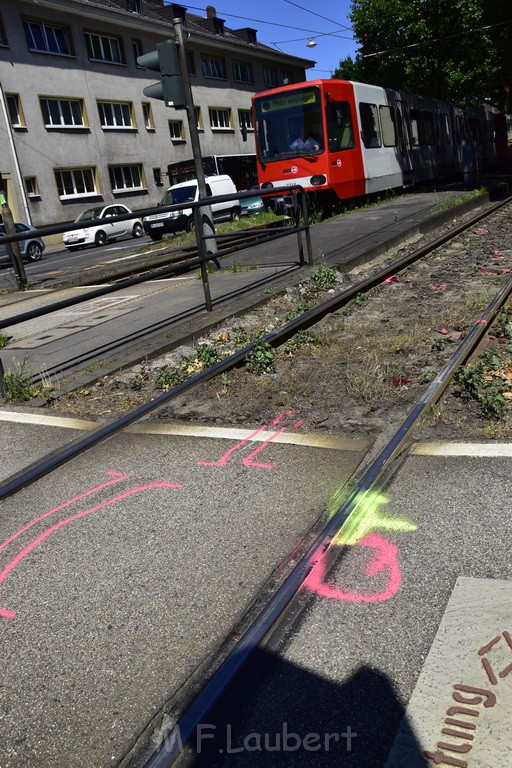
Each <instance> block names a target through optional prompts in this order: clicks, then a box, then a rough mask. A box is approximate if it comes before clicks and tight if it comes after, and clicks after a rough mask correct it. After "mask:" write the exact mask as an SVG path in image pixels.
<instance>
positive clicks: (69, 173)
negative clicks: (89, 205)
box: [55, 168, 98, 200]
mask: <svg viewBox="0 0 512 768" xmlns="http://www.w3.org/2000/svg"><path fill="white" fill-rule="evenodd" d="M55 181H56V183H57V190H58V193H59V198H60V199H61V200H66V199H69V198H72V197H85V196H88V195H97V194H98V189H97V185H96V170H95V168H56V169H55Z"/></svg>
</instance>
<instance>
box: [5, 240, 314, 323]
mask: <svg viewBox="0 0 512 768" xmlns="http://www.w3.org/2000/svg"><path fill="white" fill-rule="evenodd" d="M248 231H250V230H248ZM267 231H268V232H271V233H272V234H271V235H269V236H266V237H260V236H259V235H258V234H249V235H247V238H243V235H242V233H240V240H242V239H243V242H241V243H240V242H238V243H237V244H236V245H235V246H232V247H230V246H229V245H227V246H225V247H221V250H220V251H219V255H220V256H229V255H230V254H231V253H235V252H237V251H242V250H244V249H245V248H248V247H251V246H255V245H260V244H262V243H266V242H268V241H270V240H276V239H279V238H281V237H287V236H289V235H291V234H293V233H294V232H295V231H296V230H295V229H291V228H289V227H280V228H279V230H278V233H277V234H276V233H275V230H272V229H269V230H265V232H267ZM229 236H230V237H232V235H229ZM195 252H196V253H197V254H198V251H197V249H195ZM213 258H214V257H209V258H208V257H207V261H213ZM201 263H202V258H201V257H200V256H199V254H198V255H197V256H192V257H191V258H190V257H189V258H187V257H185V259H183V260H181V259H180V260H176V262H174V263H173V264H171V265H170V266H167V267H160V268H156V269H153V270H151V268H150V267H146V268H144V272H143V274H137V275H136V276H135V277H127V278H123V279H122V280H120V281H118V282H115V283H110V284H109V285H105V286H103V287H102V288H94V289H93V290H91V291H87V293H82V294H80V295H79V296H72V297H70V298H68V299H61V300H60V301H55V302H54V303H53V304H47V305H46V306H43V307H39V308H38V309H31V310H27V311H26V312H21V313H19V314H17V315H13V316H11V317H8V318H5V319H4V320H0V329H1V328H9V327H12V326H14V325H18V324H19V323H24V322H26V321H28V320H34V319H36V318H37V317H43V316H44V315H49V314H51V313H52V312H57V311H58V310H60V309H67V308H68V307H73V306H75V305H77V304H82V303H83V302H85V301H90V300H91V299H97V298H98V297H100V296H106V295H108V294H110V293H116V292H117V291H122V290H123V289H124V288H131V287H132V286H134V285H140V284H141V283H147V282H149V281H150V280H160V279H161V278H164V277H168V276H169V275H174V274H175V273H177V272H182V271H184V270H191V269H195V268H196V267H200V266H201ZM297 263H299V260H298V261H297ZM110 279H111V280H112V279H115V278H113V277H111V278H110Z"/></svg>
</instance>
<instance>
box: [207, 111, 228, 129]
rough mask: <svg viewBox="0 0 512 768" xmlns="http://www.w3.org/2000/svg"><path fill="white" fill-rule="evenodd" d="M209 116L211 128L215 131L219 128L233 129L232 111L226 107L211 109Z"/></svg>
mask: <svg viewBox="0 0 512 768" xmlns="http://www.w3.org/2000/svg"><path fill="white" fill-rule="evenodd" d="M208 115H209V117H210V127H211V128H212V129H213V130H215V129H219V128H224V129H225V128H232V127H233V126H232V125H231V110H230V109H226V108H225V107H209V108H208Z"/></svg>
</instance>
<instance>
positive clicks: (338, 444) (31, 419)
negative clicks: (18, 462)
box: [0, 411, 370, 452]
mask: <svg viewBox="0 0 512 768" xmlns="http://www.w3.org/2000/svg"><path fill="white" fill-rule="evenodd" d="M0 421H9V422H11V423H17V424H37V425H40V426H47V427H61V428H63V429H81V430H86V431H91V430H93V429H97V428H98V427H100V426H101V425H100V424H99V423H97V422H94V421H85V420H84V419H74V418H66V417H61V416H42V415H39V414H33V413H23V412H16V411H0ZM127 431H129V432H132V433H135V434H139V435H185V436H187V437H206V438H216V439H221V440H245V439H247V438H249V437H250V435H251V434H252V433H253V432H254V430H250V429H235V428H233V427H206V426H202V425H201V426H193V425H184V424H172V423H170V424H135V425H133V426H132V427H127ZM273 434H275V433H274V431H273V430H266V431H264V432H260V433H258V434H257V435H256V436H255V437H253V438H251V439H252V440H253V441H254V442H264V441H265V440H268V438H269V437H270V436H271V435H273ZM272 442H274V443H287V444H288V445H304V446H307V447H309V448H325V449H328V450H338V451H358V452H359V451H364V450H366V449H367V448H368V447H369V445H370V441H369V440H368V439H366V438H360V437H345V436H340V435H314V434H298V433H291V432H289V433H283V434H282V435H278V436H277V437H275V438H274V440H273V441H272Z"/></svg>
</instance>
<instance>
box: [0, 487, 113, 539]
mask: <svg viewBox="0 0 512 768" xmlns="http://www.w3.org/2000/svg"><path fill="white" fill-rule="evenodd" d="M107 475H112V476H114V477H115V478H116V479H115V480H109V481H108V483H102V484H101V485H97V486H96V487H95V488H90V489H89V490H88V491H85V493H80V494H79V495H78V496H75V498H74V499H70V500H69V501H66V502H64V504H60V505H59V506H58V507H54V508H53V509H50V511H49V512H45V513H44V515H41V516H40V517H36V518H35V519H34V520H31V521H30V523H27V525H25V526H24V527H23V528H20V530H19V531H16V533H13V534H12V536H9V538H8V539H6V540H5V541H4V542H2V543H1V544H0V551H1V550H2V549H4V548H5V547H6V546H7V545H8V544H10V543H11V542H12V541H14V540H15V539H17V538H18V536H21V534H22V533H25V531H28V529H29V528H32V526H33V525H36V523H39V522H40V521H41V520H44V519H45V517H49V516H50V515H53V514H54V513H55V512H59V511H60V510H61V509H65V507H69V506H70V505H71V504H74V503H75V501H80V500H81V499H85V498H86V496H90V495H91V494H92V493H96V491H101V490H102V489H103V488H108V486H109V485H115V483H120V482H121V480H128V475H123V474H122V473H121V472H107Z"/></svg>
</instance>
